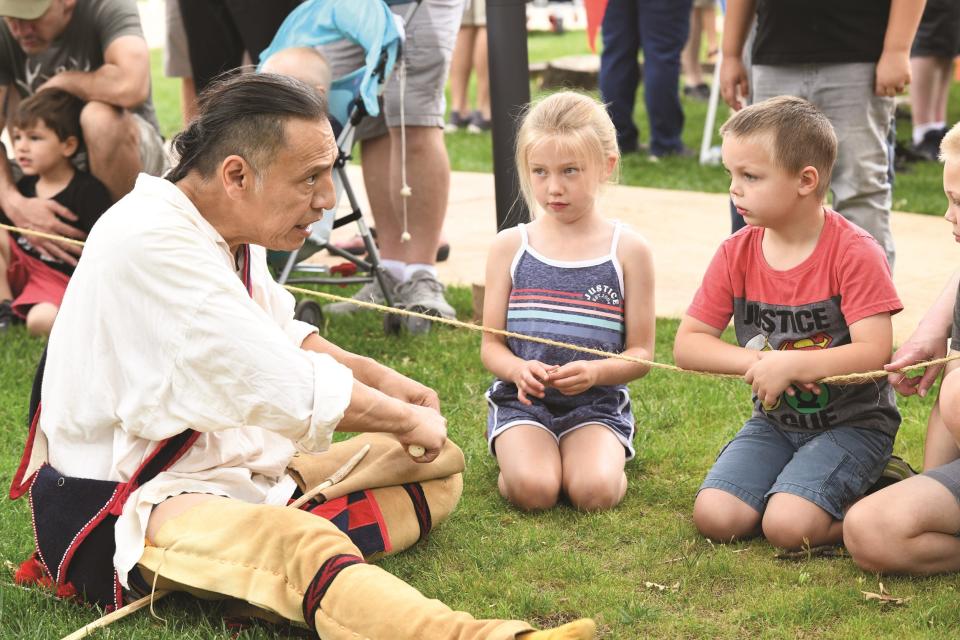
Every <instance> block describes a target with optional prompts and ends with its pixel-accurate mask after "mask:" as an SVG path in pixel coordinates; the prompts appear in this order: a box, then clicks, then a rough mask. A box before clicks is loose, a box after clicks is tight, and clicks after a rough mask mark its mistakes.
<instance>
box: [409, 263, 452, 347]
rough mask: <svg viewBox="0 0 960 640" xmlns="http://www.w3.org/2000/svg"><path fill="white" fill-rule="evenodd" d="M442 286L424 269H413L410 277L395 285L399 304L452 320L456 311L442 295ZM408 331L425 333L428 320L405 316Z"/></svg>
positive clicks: (411, 309)
mask: <svg viewBox="0 0 960 640" xmlns="http://www.w3.org/2000/svg"><path fill="white" fill-rule="evenodd" d="M443 291H444V287H443V285H442V284H441V283H440V281H439V280H437V279H436V277H434V275H433V274H432V273H430V272H429V271H426V270H422V271H415V272H414V273H413V275H411V276H410V279H409V280H407V281H406V282H401V283H400V284H399V285H397V288H396V292H397V298H398V301H399V303H400V305H402V306H403V308H404V309H407V310H409V311H416V312H417V313H424V314H427V315H431V316H438V317H441V318H447V319H448V320H453V319H455V318H456V317H457V312H456V311H454V310H453V307H451V306H450V303H448V302H447V300H446V298H444V297H443ZM404 322H405V323H406V326H407V330H408V331H410V333H426V332H427V331H429V330H430V324H431V323H430V322H429V321H428V320H423V319H421V318H405V319H404Z"/></svg>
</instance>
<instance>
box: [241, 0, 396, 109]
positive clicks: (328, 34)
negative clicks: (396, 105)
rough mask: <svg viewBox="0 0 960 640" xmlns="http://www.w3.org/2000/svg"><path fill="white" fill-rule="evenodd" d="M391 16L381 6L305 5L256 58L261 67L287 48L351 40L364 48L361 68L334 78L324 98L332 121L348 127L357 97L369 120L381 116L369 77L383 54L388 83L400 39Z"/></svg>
mask: <svg viewBox="0 0 960 640" xmlns="http://www.w3.org/2000/svg"><path fill="white" fill-rule="evenodd" d="M394 20H395V18H394V14H393V12H392V11H390V9H389V8H388V7H387V5H386V4H384V2H382V0H307V1H306V2H304V3H303V4H301V5H300V6H299V7H297V8H296V9H294V10H293V12H292V13H291V14H290V15H289V16H287V19H286V20H284V21H283V24H282V25H280V29H279V30H278V31H277V35H275V36H274V37H273V41H272V42H271V43H270V46H269V47H267V48H266V49H264V50H263V52H262V53H261V54H260V60H261V62H260V64H261V65H263V61H265V60H267V58H269V57H270V56H271V55H273V54H274V53H277V52H278V51H282V50H283V49H289V48H290V47H316V46H319V45H324V44H329V43H331V42H336V41H338V40H344V39H346V40H349V41H351V42H353V43H355V44H357V45H360V46H361V47H363V50H364V51H365V52H366V55H365V65H364V66H363V67H361V68H359V69H357V70H356V71H352V72H350V73H348V74H347V75H345V76H342V77H340V78H337V79H335V80H334V81H333V83H332V85H331V87H330V94H329V95H328V96H327V102H328V103H329V108H330V115H331V116H333V117H334V118H336V119H337V120H339V121H340V122H341V123H346V121H347V118H348V116H349V112H350V105H351V104H352V103H353V101H354V99H355V98H356V97H357V96H360V98H361V99H362V100H363V106H364V108H365V109H366V111H367V113H369V114H370V115H371V116H377V115H379V113H380V105H379V103H378V101H377V96H378V94H379V91H380V87H379V81H378V78H377V77H375V76H374V75H373V73H374V70H375V69H376V67H377V63H378V61H379V60H380V56H381V54H382V53H383V52H384V51H385V52H386V54H387V59H386V66H385V68H384V74H383V78H384V79H386V78H389V77H390V72H391V71H392V70H393V66H394V64H395V63H396V61H397V54H398V52H399V49H400V44H401V41H402V36H401V33H400V30H399V29H398V27H397V24H396V22H395V21H394Z"/></svg>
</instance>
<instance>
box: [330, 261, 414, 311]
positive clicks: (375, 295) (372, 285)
mask: <svg viewBox="0 0 960 640" xmlns="http://www.w3.org/2000/svg"><path fill="white" fill-rule="evenodd" d="M383 281H384V282H385V283H386V285H387V286H388V287H390V289H391V291H390V294H391V299H393V301H394V303H396V297H397V294H396V293H394V292H395V291H396V290H397V283H398V280H397V279H396V278H394V277H393V276H392V275H390V272H389V271H384V272H383ZM353 299H354V300H360V301H362V302H372V303H373V304H386V303H387V298H386V296H384V295H383V289H381V288H380V283H379V282H377V280H374V281H373V282H368V283H367V284H365V285H363V286H362V287H361V288H360V290H359V291H357V292H356V293H355V294H353ZM365 310H366V309H365V308H364V307H361V306H360V305H357V304H352V303H350V302H332V303H330V304H325V305H323V312H324V313H328V314H330V315H334V316H336V315H349V314H351V313H355V312H357V311H365Z"/></svg>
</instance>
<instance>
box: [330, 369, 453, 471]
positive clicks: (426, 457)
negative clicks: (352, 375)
mask: <svg viewBox="0 0 960 640" xmlns="http://www.w3.org/2000/svg"><path fill="white" fill-rule="evenodd" d="M384 368H386V367H384ZM336 430H337V431H347V432H350V433H366V432H374V433H389V434H391V435H393V436H394V437H396V439H397V440H399V441H400V443H401V444H403V445H404V449H406V448H407V447H409V446H411V445H416V446H420V447H423V449H424V451H425V453H424V454H423V455H422V456H419V457H417V458H414V459H415V460H417V461H418V462H430V461H432V460H434V459H435V458H436V457H437V456H438V455H440V450H441V449H442V448H443V444H444V442H446V440H447V420H446V418H444V417H443V416H442V415H440V412H439V411H437V410H436V409H433V408H430V407H423V406H419V405H415V404H410V403H408V402H404V401H402V400H398V399H396V398H392V397H390V396H388V395H386V394H385V393H383V392H381V391H378V390H377V389H374V388H373V387H370V386H367V385H365V384H363V383H362V382H360V381H359V380H356V379H355V380H354V381H353V389H352V391H351V393H350V404H349V405H348V406H347V408H346V410H345V411H344V413H343V417H342V418H341V419H340V422H338V423H337V428H336Z"/></svg>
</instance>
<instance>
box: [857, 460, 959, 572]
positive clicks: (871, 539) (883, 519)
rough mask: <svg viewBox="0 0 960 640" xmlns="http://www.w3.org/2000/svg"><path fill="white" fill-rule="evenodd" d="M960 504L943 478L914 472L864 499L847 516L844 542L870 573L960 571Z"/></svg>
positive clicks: (863, 567)
mask: <svg viewBox="0 0 960 640" xmlns="http://www.w3.org/2000/svg"><path fill="white" fill-rule="evenodd" d="M958 532H960V504H958V503H957V499H956V498H955V497H954V495H953V494H952V493H951V492H950V491H949V490H948V489H947V488H946V486H944V485H943V484H941V483H940V482H938V481H937V480H934V479H933V478H930V477H927V476H914V477H912V478H907V479H906V480H903V481H902V482H898V483H896V484H893V485H891V486H889V487H887V488H886V489H882V490H880V491H878V492H876V493H874V494H871V495H869V496H867V497H866V498H864V499H862V500H860V501H859V502H857V503H856V504H855V505H853V506H852V507H851V508H850V511H849V512H847V516H846V518H845V519H844V526H843V541H844V544H845V545H846V547H847V550H848V551H849V552H850V555H851V556H853V559H854V561H855V562H856V563H857V564H858V565H860V567H861V568H862V569H863V570H865V571H870V572H871V573H881V572H882V573H908V574H914V575H927V574H932V573H943V572H948V571H960V538H957V533H958Z"/></svg>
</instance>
